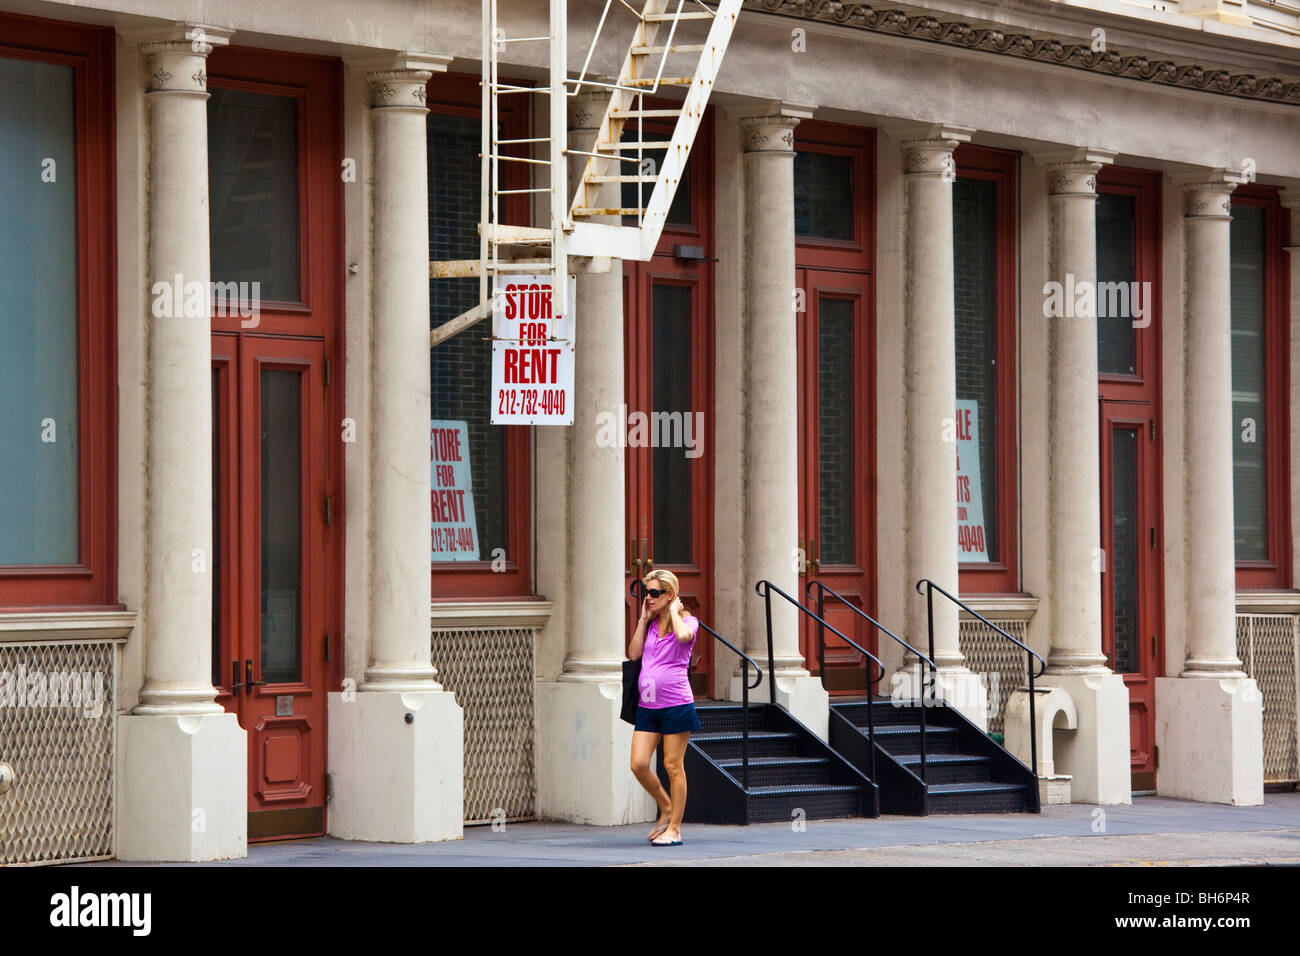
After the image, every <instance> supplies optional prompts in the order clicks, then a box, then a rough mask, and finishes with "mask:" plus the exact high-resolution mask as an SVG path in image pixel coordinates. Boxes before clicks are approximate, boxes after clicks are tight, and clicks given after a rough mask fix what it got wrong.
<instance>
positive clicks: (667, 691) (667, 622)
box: [628, 571, 700, 846]
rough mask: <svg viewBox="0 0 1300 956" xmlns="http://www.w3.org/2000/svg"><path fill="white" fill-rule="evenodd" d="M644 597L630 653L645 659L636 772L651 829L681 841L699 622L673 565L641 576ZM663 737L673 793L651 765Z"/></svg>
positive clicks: (667, 840) (694, 721)
mask: <svg viewBox="0 0 1300 956" xmlns="http://www.w3.org/2000/svg"><path fill="white" fill-rule="evenodd" d="M641 583H642V584H643V585H645V589H646V590H645V598H644V600H642V602H641V618H640V620H638V621H637V624H636V633H634V634H633V635H632V644H631V646H630V647H629V648H628V657H629V658H630V659H632V660H636V659H637V658H640V660H641V679H640V681H639V682H638V687H639V689H640V691H641V694H640V701H639V704H638V706H637V709H636V729H635V730H634V731H633V732H632V773H634V774H635V775H636V778H637V780H638V781H640V783H641V786H643V787H645V788H646V792H647V793H649V794H650V796H652V797H654V801H655V803H656V804H657V805H658V807H659V819H658V821H657V822H656V823H655V828H654V829H653V830H652V831H650V842H651V843H652V844H653V845H655V846H680V845H681V842H682V831H681V826H682V814H683V813H685V812H686V769H685V767H683V766H682V758H683V757H684V756H685V755H686V741H687V740H688V739H690V736H691V731H693V730H699V729H700V718H699V716H698V715H697V714H696V713H695V695H694V693H692V691H691V684H690V680H689V679H688V676H687V670H688V666H689V664H690V660H691V651H692V650H693V649H694V647H695V635H696V632H697V631H698V630H699V626H700V622H699V621H698V620H697V619H696V618H694V617H692V616H691V615H690V614H686V613H685V611H684V608H683V607H682V602H681V600H680V599H679V598H678V596H677V576H676V575H675V574H673V573H672V572H671V571H651V572H650V573H649V574H647V575H646V576H645V578H644V579H643V580H642V582H641ZM660 738H662V739H663V742H664V770H665V771H666V772H667V774H668V785H669V787H670V789H671V790H672V797H671V798H670V797H669V795H668V794H667V793H665V792H664V788H663V784H661V783H660V782H659V778H658V777H657V776H656V775H655V772H654V771H653V770H652V769H650V761H651V760H652V759H653V758H654V752H655V748H656V747H658V746H659V740H660Z"/></svg>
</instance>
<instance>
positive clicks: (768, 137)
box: [740, 112, 802, 156]
mask: <svg viewBox="0 0 1300 956" xmlns="http://www.w3.org/2000/svg"><path fill="white" fill-rule="evenodd" d="M801 118H802V117H799V116H794V115H791V114H790V113H787V112H774V113H764V114H762V115H753V116H742V117H741V118H740V130H741V134H742V136H743V138H744V145H745V152H746V153H788V154H789V155H791V156H793V155H794V128H795V127H796V126H798V125H799V120H800V119H801Z"/></svg>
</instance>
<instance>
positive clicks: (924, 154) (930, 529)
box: [902, 125, 988, 727]
mask: <svg viewBox="0 0 1300 956" xmlns="http://www.w3.org/2000/svg"><path fill="white" fill-rule="evenodd" d="M971 133H972V130H969V129H966V128H964V127H959V126H948V125H935V126H930V127H927V128H925V129H923V130H918V134H919V135H918V136H917V138H915V139H907V140H904V141H903V143H902V149H903V188H904V190H905V195H906V211H905V214H904V223H903V228H904V233H905V247H904V248H905V256H906V258H905V269H906V275H905V279H904V282H905V296H906V298H905V302H906V311H905V314H904V317H903V323H904V327H905V330H906V331H905V333H904V334H905V336H906V338H905V342H904V354H905V359H904V364H905V368H904V383H905V387H906V390H907V391H906V398H905V401H906V415H907V420H906V426H905V433H906V436H907V437H906V439H905V442H904V453H905V455H906V462H905V466H904V476H905V482H906V488H905V496H904V501H905V509H906V510H905V515H904V519H903V520H904V536H905V537H904V540H905V559H904V561H905V565H906V568H907V586H908V588H909V589H911V590H909V593H908V595H907V604H906V608H907V619H906V631H905V633H906V635H907V639H908V641H910V642H911V643H912V644H913V645H914V646H915V647H918V648H921V649H925V648H926V646H927V642H928V640H929V636H928V635H929V611H928V609H927V602H926V599H925V597H924V596H922V595H920V594H917V593H916V592H915V588H916V583H917V582H918V581H920V580H921V579H923V578H928V579H929V580H931V581H933V582H934V583H935V584H937V585H939V586H940V587H942V588H944V589H945V590H946V591H948V592H949V593H951V594H954V595H957V596H958V597H960V594H959V591H958V582H957V495H956V482H957V445H956V443H955V442H954V441H953V440H952V433H951V428H952V424H953V422H954V421H955V419H956V415H957V329H956V291H955V287H954V279H953V236H952V183H953V180H954V179H955V178H956V165H955V162H954V160H953V155H952V154H953V150H955V149H956V148H957V147H958V146H959V145H960V144H962V143H964V142H968V141H969V140H970V137H971ZM933 605H934V655H933V656H934V661H935V664H936V665H937V667H938V675H937V681H936V687H935V696H936V697H937V698H941V699H943V700H945V701H947V702H948V703H949V704H950V705H951V706H953V707H955V708H957V709H958V710H960V711H961V712H962V713H963V714H964V715H965V716H966V717H968V718H969V719H970V720H971V721H973V722H974V723H975V724H977V725H978V726H980V727H986V726H987V723H988V705H987V701H986V696H985V691H984V687H983V685H981V683H980V680H979V677H978V676H977V675H975V674H973V673H971V671H970V669H969V668H968V667H967V666H966V661H965V659H964V658H963V657H962V653H961V647H960V645H959V644H958V641H957V619H958V612H957V606H956V605H955V604H953V603H952V602H951V601H949V600H947V599H946V598H944V597H943V595H941V594H935V595H934V600H933ZM915 661H916V658H915V656H914V655H912V654H910V653H909V654H908V655H907V658H906V659H905V662H906V663H907V664H908V665H909V669H910V667H911V666H914V665H915ZM912 673H913V677H912V687H913V693H914V694H915V692H916V686H915V676H914V675H915V671H913V672H912Z"/></svg>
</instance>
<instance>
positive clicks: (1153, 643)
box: [325, 634, 1159, 660]
mask: <svg viewBox="0 0 1300 956" xmlns="http://www.w3.org/2000/svg"><path fill="white" fill-rule="evenodd" d="M1158 653H1159V652H1158V651H1157V650H1156V636H1155V635H1154V634H1152V635H1151V659H1152V660H1155V659H1156V655H1157V654H1158ZM325 659H326V660H329V655H328V654H327V655H325Z"/></svg>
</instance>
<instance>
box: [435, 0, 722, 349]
mask: <svg viewBox="0 0 1300 956" xmlns="http://www.w3.org/2000/svg"><path fill="white" fill-rule="evenodd" d="M741 3H742V0H717V2H716V7H715V8H711V7H709V6H708V5H706V4H705V2H704V0H643V6H642V8H641V9H640V10H639V11H638V10H637V9H636V8H635V7H633V6H632V5H631V3H629V2H628V0H605V6H604V10H603V11H602V12H601V15H600V20H599V22H598V24H597V27H596V32H595V35H594V36H593V38H592V41H591V46H590V48H589V49H588V51H587V55H586V58H585V60H584V62H583V65H582V69H581V71H580V72H579V75H578V76H577V78H576V79H570V78H569V77H568V70H567V54H568V48H567V47H568V43H567V35H568V25H567V22H566V17H567V10H566V7H567V4H566V0H550V21H549V30H548V32H547V33H546V34H537V35H519V36H510V35H508V34H507V33H506V31H505V30H504V29H503V28H502V27H501V26H500V23H499V20H498V16H497V0H483V34H482V53H483V60H482V62H483V79H482V97H483V99H482V104H483V105H482V110H483V113H482V116H483V122H482V140H481V151H480V159H481V163H482V167H481V176H482V179H481V183H482V186H481V193H482V195H481V206H480V221H479V258H478V259H469V260H463V259H462V260H452V261H443V262H432V263H430V276H431V277H433V278H440V277H443V278H449V277H467V276H477V277H478V279H479V302H478V304H477V305H476V306H474V307H473V308H472V309H470V310H469V311H467V312H465V313H463V314H461V315H459V316H457V317H456V318H455V319H452V320H451V321H449V322H446V323H444V324H443V325H441V326H440V327H439V328H437V329H435V330H434V331H433V332H432V333H431V336H430V340H431V344H433V345H437V344H439V343H440V342H443V341H446V340H447V339H448V338H450V337H451V336H453V335H455V334H457V333H459V332H461V331H464V330H465V329H467V328H469V327H470V326H472V325H474V324H475V323H476V322H478V321H480V320H482V319H483V318H486V317H487V316H488V315H489V314H491V311H492V306H493V301H494V300H493V296H494V292H495V289H496V282H497V278H498V277H500V276H503V275H509V274H511V273H519V274H538V275H540V274H546V275H548V276H549V277H550V280H551V288H552V290H553V301H552V308H553V311H554V314H555V315H556V316H567V315H568V314H569V309H570V306H571V303H569V302H567V298H568V293H567V288H568V282H567V277H568V275H569V274H570V273H573V272H577V271H602V270H607V269H608V267H609V266H608V262H609V259H610V258H620V259H637V260H648V259H649V258H650V257H651V256H652V255H653V254H654V250H655V246H656V245H657V244H658V241H659V236H660V233H661V232H662V230H663V226H664V223H665V221H666V220H667V216H668V211H669V209H670V208H671V206H672V202H673V197H674V196H675V195H676V191H677V186H678V184H679V183H680V181H681V177H682V174H683V172H684V170H685V168H686V161H687V158H688V157H689V154H690V149H691V146H692V145H693V143H694V141H695V135H696V133H697V132H698V130H699V127H700V123H701V122H702V121H703V118H704V110H705V107H706V106H707V105H708V99H709V93H710V91H711V90H712V88H713V84H714V81H715V79H716V78H717V74H718V71H719V70H720V69H721V67H722V59H723V55H724V54H725V53H726V48H727V44H728V42H729V41H730V39H731V33H732V30H733V29H734V27H735V23H736V18H737V17H738V16H739V14H740V7H741ZM611 12H614V13H615V14H616V15H617V16H621V15H623V13H625V12H626V13H630V14H631V15H632V16H633V17H635V27H634V31H633V37H632V41H631V43H630V45H629V47H628V50H627V53H626V55H625V56H624V58H623V63H622V67H621V69H620V70H619V74H618V77H617V78H616V79H615V80H614V82H612V83H609V82H602V81H599V80H597V79H595V78H594V77H592V76H591V75H590V66H591V62H592V58H593V56H594V55H595V52H596V47H597V45H598V44H599V43H600V41H601V37H602V34H603V33H604V31H605V29H606V26H607V25H608V24H610V22H611V16H610V15H611ZM695 24H699V25H700V26H704V27H706V28H707V35H706V36H704V37H702V38H690V37H687V34H688V33H689V32H692V26H693V25H695ZM665 31H666V37H665V39H664V42H663V43H662V44H660V45H655V44H656V41H657V40H658V39H659V37H660V35H661V34H663V33H665ZM694 32H697V33H698V32H699V31H698V30H696V31H694ZM513 44H542V45H545V46H546V48H547V52H548V61H549V82H548V83H547V84H546V85H544V86H525V85H520V84H517V83H508V82H503V81H502V80H501V78H500V60H501V57H502V54H503V53H504V52H505V51H507V50H508V49H510V47H511V46H512V45H513ZM687 55H689V56H691V57H692V60H693V67H692V69H691V71H690V73H689V75H688V74H687V71H686V70H685V69H681V68H679V65H680V64H681V63H682V62H683V61H682V57H684V56H687ZM665 87H686V97H685V100H684V101H683V102H682V103H681V105H680V106H675V107H673V108H660V109H647V108H646V107H645V96H646V95H647V94H649V95H654V94H656V93H658V92H659V91H660V90H661V89H662V88H665ZM584 89H592V90H602V89H604V90H608V91H609V94H610V96H609V101H608V104H607V106H606V108H605V111H604V115H603V116H602V118H601V122H600V125H599V127H598V132H597V136H596V141H595V144H594V146H593V148H592V150H590V151H584V150H577V149H570V148H569V146H568V110H567V100H568V97H569V96H576V95H577V94H578V93H580V92H582V91H583V90H584ZM503 96H537V97H546V98H547V101H548V112H549V117H550V135H548V136H534V137H518V138H508V139H502V138H500V135H499V129H500V123H499V118H500V115H501V98H502V97H503ZM646 119H651V120H669V121H672V122H673V131H672V134H671V136H670V137H669V138H667V139H663V140H647V139H646V132H645V128H644V120H646ZM631 120H636V121H637V122H636V133H635V136H634V137H633V139H632V140H631V141H630V142H624V141H623V136H624V131H625V129H626V128H627V124H628V122H629V121H631ZM542 144H545V146H546V158H545V159H542V158H538V157H535V156H533V155H512V153H518V152H519V151H520V148H522V149H523V151H525V152H528V153H531V152H533V151H539V147H540V146H541V145H542ZM647 151H650V152H656V153H657V152H658V151H663V158H662V162H660V163H659V164H658V166H657V168H655V166H654V164H653V162H652V163H651V165H650V166H647V157H646V155H645V154H646V152H647ZM570 155H580V156H585V157H587V162H586V165H585V167H584V169H583V172H582V175H581V177H580V179H579V182H578V183H577V188H576V189H575V191H574V193H573V195H570V194H569V191H568V171H567V161H568V157H569V156H570ZM510 163H519V164H524V165H526V166H528V167H544V168H546V169H547V171H548V173H549V184H548V185H546V186H541V187H538V186H531V185H529V186H524V187H514V188H511V187H510V186H509V184H508V183H507V181H506V180H507V177H505V176H504V175H503V172H504V170H505V169H506V167H504V166H503V164H510ZM624 164H635V165H634V171H633V172H631V173H625V172H624V168H625V167H624ZM611 165H612V166H613V167H614V171H613V173H612V174H611V173H610V172H607V171H606V169H605V167H607V166H611ZM609 183H618V184H620V185H621V184H624V183H635V184H636V186H637V201H636V205H635V206H630V207H624V206H622V205H619V206H613V207H610V206H600V205H597V204H596V199H597V197H598V195H599V191H600V189H601V188H602V187H604V186H605V185H606V184H609ZM647 187H649V190H648V192H649V195H648V196H647V195H646V193H647ZM541 194H547V195H548V196H549V222H548V223H547V225H546V226H519V225H511V224H508V223H505V222H503V221H502V215H501V197H503V196H511V195H528V196H535V195H541ZM615 216H617V217H629V218H630V217H635V219H636V223H635V225H631V224H628V225H622V224H615V223H610V222H599V221H595V220H597V219H598V218H599V217H615Z"/></svg>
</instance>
